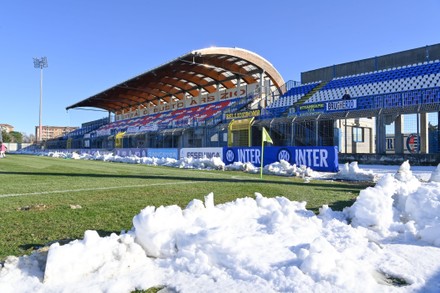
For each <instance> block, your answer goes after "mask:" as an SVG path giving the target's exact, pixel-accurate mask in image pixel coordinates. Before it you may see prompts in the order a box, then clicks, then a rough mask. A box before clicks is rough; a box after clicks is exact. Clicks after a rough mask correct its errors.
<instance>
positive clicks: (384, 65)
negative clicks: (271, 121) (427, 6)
mask: <svg viewBox="0 0 440 293" xmlns="http://www.w3.org/2000/svg"><path fill="white" fill-rule="evenodd" d="M439 59H440V44H435V45H430V46H425V47H420V48H416V49H411V50H407V51H402V52H398V53H392V54H388V55H383V56H376V57H372V58H367V59H363V60H358V61H354V62H347V63H343V64H338V65H332V66H327V67H323V68H320V69H315V70H311V71H306V72H302V73H301V83H303V84H304V83H309V82H314V81H319V80H323V81H324V80H325V81H328V80H331V79H332V78H335V77H341V76H347V75H354V74H359V73H366V72H372V71H376V70H383V69H388V68H393V67H398V66H404V65H411V64H416V63H421V62H425V61H430V60H439Z"/></svg>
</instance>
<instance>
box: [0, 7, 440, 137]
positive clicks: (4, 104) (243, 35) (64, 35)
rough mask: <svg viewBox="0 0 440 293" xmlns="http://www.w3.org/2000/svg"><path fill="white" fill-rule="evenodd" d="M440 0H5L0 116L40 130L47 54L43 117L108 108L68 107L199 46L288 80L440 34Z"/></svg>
mask: <svg viewBox="0 0 440 293" xmlns="http://www.w3.org/2000/svg"><path fill="white" fill-rule="evenodd" d="M439 11H440V1H438V0H421V1H413V0H411V1H410V0H381V1H379V0H373V1H353V0H351V1H350V0H334V1H327V0H322V1H293V0H279V1H260V0H241V1H236V0H234V1H232V0H222V1H201V0H200V1H195V0H189V1H188V0H187V1H178V0H176V1H166V0H163V1H145V0H127V1H115V0H75V1H55V0H52V1H47V0H40V1H31V0H28V1H23V0H14V1H3V2H2V5H1V7H0V45H1V52H2V62H1V66H0V99H1V103H0V123H7V124H11V125H12V126H14V127H15V130H16V131H19V132H24V133H26V134H30V133H34V129H35V126H37V125H38V121H39V97H40V71H39V69H35V68H34V66H33V60H32V58H33V57H42V56H46V57H47V58H48V63H49V67H48V68H46V69H45V70H44V73H43V74H44V77H43V119H42V122H43V125H52V126H80V125H81V123H83V122H87V121H91V120H94V119H98V118H102V117H106V116H107V114H106V113H102V112H95V111H79V110H70V111H69V112H66V110H65V108H66V107H67V106H70V105H72V104H74V103H76V102H78V101H81V100H83V99H86V98H88V97H90V96H92V95H95V94H97V93H99V92H101V91H103V90H106V89H108V88H110V87H112V86H114V85H116V84H118V83H120V82H123V81H125V80H127V79H130V78H132V77H134V76H136V75H139V74H141V73H143V72H145V71H148V70H150V69H152V68H154V67H157V66H160V65H162V64H163V63H166V62H168V61H171V60H172V59H174V58H177V57H179V56H181V55H183V54H186V53H188V52H190V51H192V50H197V49H201V48H206V47H210V46H218V47H221V46H226V47H239V48H244V49H247V50H250V51H253V52H255V53H257V54H259V55H260V56H262V57H264V58H265V59H267V60H268V61H269V62H271V63H272V64H273V65H274V66H275V68H277V69H278V71H279V72H280V74H281V75H282V76H283V78H284V80H285V81H288V80H298V81H299V80H300V73H301V72H303V71H308V70H312V69H316V68H320V67H325V66H329V65H333V64H339V63H344V62H349V61H354V60H358V59H364V58H369V57H374V56H378V55H384V54H389V53H393V52H398V51H403V50H408V49H413V48H417V47H423V46H426V45H432V44H437V43H439V42H440V33H439V30H438V28H439V24H438V12H439Z"/></svg>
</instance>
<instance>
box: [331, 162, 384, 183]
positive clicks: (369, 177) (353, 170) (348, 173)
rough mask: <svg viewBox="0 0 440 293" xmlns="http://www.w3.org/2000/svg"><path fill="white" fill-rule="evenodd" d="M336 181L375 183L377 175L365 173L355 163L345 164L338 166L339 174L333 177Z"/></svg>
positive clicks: (371, 172)
mask: <svg viewBox="0 0 440 293" xmlns="http://www.w3.org/2000/svg"><path fill="white" fill-rule="evenodd" d="M334 178H335V179H338V180H348V181H373V182H374V181H376V180H377V175H375V174H374V173H373V171H371V170H370V171H365V170H362V169H360V168H359V166H358V163H357V162H351V163H350V164H349V163H345V164H344V165H342V166H339V172H338V173H337V174H336V175H335V176H334Z"/></svg>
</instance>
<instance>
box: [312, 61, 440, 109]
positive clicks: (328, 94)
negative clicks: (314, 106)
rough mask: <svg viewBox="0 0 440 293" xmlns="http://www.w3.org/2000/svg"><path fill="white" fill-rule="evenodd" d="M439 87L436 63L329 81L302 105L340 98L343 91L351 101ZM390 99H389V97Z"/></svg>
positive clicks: (439, 62) (439, 80) (438, 64)
mask: <svg viewBox="0 0 440 293" xmlns="http://www.w3.org/2000/svg"><path fill="white" fill-rule="evenodd" d="M439 86H440V61H438V60H437V61H430V62H425V63H419V64H414V65H410V66H402V67H397V68H392V69H387V70H379V71H375V72H370V73H365V74H358V75H353V76H347V77H340V78H335V79H333V80H331V81H330V82H329V83H327V84H326V85H325V86H324V87H323V88H322V89H321V90H320V91H318V92H316V93H315V94H314V95H313V96H312V97H311V98H310V99H308V100H307V101H306V103H316V102H325V101H330V100H337V99H340V98H341V97H342V96H343V95H344V93H345V92H346V91H347V92H348V93H349V94H350V95H351V97H352V98H359V97H365V96H371V95H382V94H393V93H397V92H405V91H412V90H418V89H429V88H435V87H439ZM391 99H392V97H391Z"/></svg>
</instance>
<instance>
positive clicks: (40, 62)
mask: <svg viewBox="0 0 440 293" xmlns="http://www.w3.org/2000/svg"><path fill="white" fill-rule="evenodd" d="M34 67H35V68H40V119H39V124H38V128H39V130H38V137H37V142H41V137H42V134H43V126H42V125H41V117H42V107H43V68H46V67H47V58H46V57H41V58H40V59H38V58H34Z"/></svg>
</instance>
